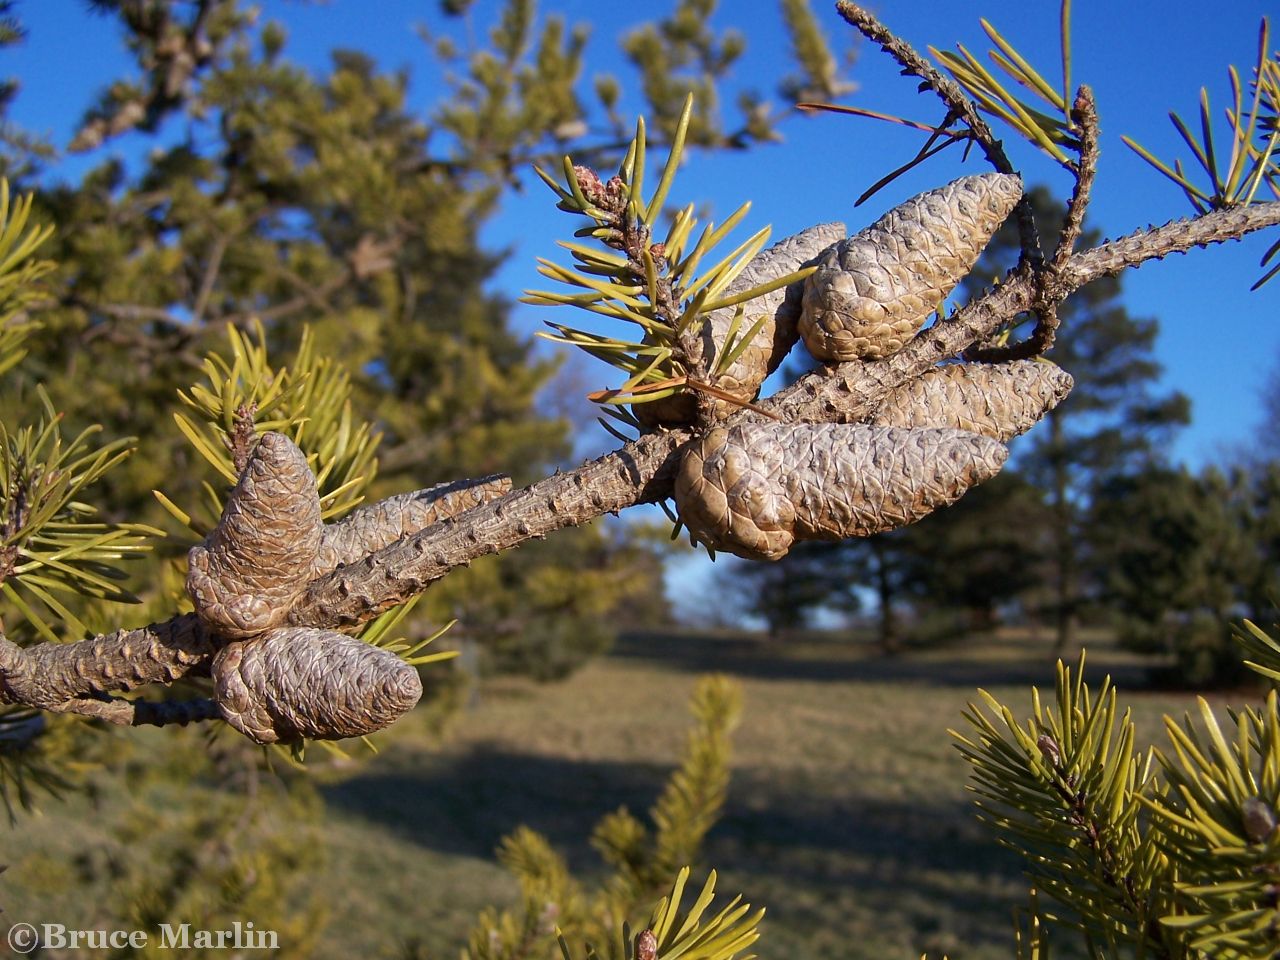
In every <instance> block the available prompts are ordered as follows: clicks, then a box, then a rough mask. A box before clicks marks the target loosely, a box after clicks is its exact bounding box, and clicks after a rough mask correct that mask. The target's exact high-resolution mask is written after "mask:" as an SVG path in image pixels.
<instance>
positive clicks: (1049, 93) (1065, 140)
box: [929, 0, 1081, 169]
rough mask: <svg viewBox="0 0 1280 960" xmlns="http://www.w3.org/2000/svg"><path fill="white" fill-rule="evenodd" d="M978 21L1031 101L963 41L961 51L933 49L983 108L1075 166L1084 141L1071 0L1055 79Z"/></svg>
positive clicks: (1062, 21)
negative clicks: (1074, 75) (1075, 85)
mask: <svg viewBox="0 0 1280 960" xmlns="http://www.w3.org/2000/svg"><path fill="white" fill-rule="evenodd" d="M979 22H980V23H981V24H982V29H983V31H984V32H985V33H986V34H987V36H988V37H989V38H990V39H991V42H992V43H994V44H995V46H996V49H994V50H990V51H988V53H987V56H988V57H989V58H990V59H991V61H992V62H993V63H994V64H995V65H996V67H997V68H998V69H999V71H1000V72H1002V73H1004V74H1005V75H1006V76H1007V77H1008V78H1009V79H1011V80H1013V81H1014V83H1016V84H1017V85H1018V86H1019V87H1021V88H1022V89H1023V90H1025V91H1027V92H1029V93H1030V94H1031V95H1032V99H1031V100H1027V99H1025V98H1024V97H1022V96H1019V95H1017V94H1015V93H1013V92H1011V91H1010V90H1009V89H1008V88H1007V87H1006V86H1005V85H1004V84H1003V83H1001V81H1000V79H999V78H998V76H997V75H996V73H994V72H993V71H992V70H991V69H990V68H988V67H987V66H986V65H985V64H984V63H983V62H982V61H981V60H980V59H979V58H978V57H976V56H974V55H973V54H972V53H970V52H969V51H968V50H966V49H965V47H964V46H963V45H962V44H957V49H958V51H959V52H958V53H951V52H950V51H944V50H938V49H937V48H936V47H930V48H929V52H930V53H931V54H932V55H933V56H934V58H935V59H936V60H937V61H938V62H939V63H941V64H942V65H943V66H944V67H945V68H946V69H947V71H948V72H949V73H950V74H951V76H952V77H953V78H954V79H955V81H956V83H958V84H960V86H961V87H962V88H963V89H964V91H965V92H966V93H967V94H968V95H969V96H971V97H972V98H973V99H974V101H975V102H976V103H977V104H978V106H979V108H980V109H981V110H982V111H983V112H984V113H987V114H989V115H990V116H992V117H995V118H996V119H998V120H1001V121H1003V122H1004V123H1006V124H1008V125H1009V126H1010V127H1012V128H1013V129H1014V131H1016V132H1017V133H1018V135H1019V136H1021V137H1022V138H1023V139H1024V140H1026V141H1028V142H1029V143H1030V144H1032V146H1035V147H1037V148H1039V149H1040V150H1042V151H1043V152H1044V153H1046V154H1048V155H1049V156H1050V157H1052V158H1053V159H1054V160H1056V161H1057V162H1058V163H1060V164H1062V165H1063V166H1064V167H1067V168H1068V169H1074V163H1075V161H1074V160H1073V158H1072V156H1071V154H1075V155H1076V156H1077V157H1078V155H1079V152H1080V146H1081V143H1080V139H1079V137H1078V136H1077V127H1076V123H1075V121H1074V119H1073V118H1072V115H1071V108H1072V104H1073V102H1074V100H1075V91H1074V90H1072V89H1071V2H1070V0H1063V2H1062V5H1061V7H1060V14H1059V26H1060V33H1059V37H1060V45H1061V51H1062V57H1061V60H1062V62H1061V64H1060V66H1059V69H1058V70H1057V71H1055V72H1056V74H1057V75H1056V77H1055V78H1054V81H1052V82H1051V81H1050V80H1047V79H1046V78H1045V77H1044V76H1043V75H1042V74H1041V73H1040V71H1038V70H1036V68H1035V67H1034V66H1032V64H1031V62H1030V61H1029V60H1028V59H1027V58H1026V57H1024V56H1023V55H1022V54H1021V53H1019V52H1018V50H1017V48H1016V47H1014V45H1013V44H1012V43H1010V42H1009V41H1008V40H1006V39H1005V38H1004V37H1003V36H1002V35H1001V34H1000V32H999V31H998V30H996V28H995V27H994V26H992V25H991V23H989V22H988V21H987V20H985V19H984V20H980V21H979ZM1037 102H1038V104H1039V105H1037ZM1046 107H1047V108H1048V112H1046V110H1045V108H1046Z"/></svg>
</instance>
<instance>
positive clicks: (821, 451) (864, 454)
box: [675, 423, 1008, 560]
mask: <svg viewBox="0 0 1280 960" xmlns="http://www.w3.org/2000/svg"><path fill="white" fill-rule="evenodd" d="M1007 456H1008V451H1007V450H1006V449H1005V448H1004V446H1003V445H1001V444H1000V443H998V442H996V441H994V440H991V439H988V438H987V437H980V436H977V435H976V434H972V433H965V432H963V431H960V430H902V429H896V428H892V427H872V426H866V425H862V424H838V423H820V424H810V423H787V424H760V423H746V424H739V425H737V426H734V427H727V428H726V427H717V428H716V429H714V430H712V431H711V432H710V433H708V434H707V435H706V436H705V437H703V438H702V439H701V440H698V441H695V442H694V443H692V444H691V445H690V446H689V447H688V449H687V450H686V452H685V454H684V459H683V460H682V461H681V464H680V472H679V473H678V474H677V476H676V485H675V499H676V506H677V507H678V508H679V511H680V518H681V519H682V520H683V521H684V523H685V524H686V526H688V528H689V530H690V531H691V532H692V533H693V534H694V535H695V536H696V537H697V538H698V539H699V540H701V541H702V542H703V543H706V544H708V545H709V546H711V547H714V548H715V549H717V550H724V551H726V552H728V553H732V554H735V555H737V556H739V557H745V558H747V559H750V560H777V559H779V558H780V557H783V556H785V555H786V553H787V551H788V550H790V549H791V545H792V543H794V542H795V541H796V540H842V539H845V538H847V537H865V536H869V535H870V534H873V533H880V532H883V531H885V530H893V529H896V528H897V527H902V526H906V525H907V524H909V523H913V522H915V521H916V520H919V519H920V518H921V517H924V516H926V515H927V514H929V513H932V512H933V511H934V510H936V509H937V508H938V507H943V506H946V505H948V504H950V503H952V502H954V501H955V500H957V499H958V498H959V497H960V496H961V495H962V494H963V493H964V492H965V491H966V490H967V489H968V488H969V487H971V486H973V485H974V484H976V483H981V482H982V481H983V480H986V479H988V478H989V477H992V476H995V474H996V473H998V472H999V470H1000V467H1001V466H1002V465H1003V464H1004V461H1005V458H1006V457H1007Z"/></svg>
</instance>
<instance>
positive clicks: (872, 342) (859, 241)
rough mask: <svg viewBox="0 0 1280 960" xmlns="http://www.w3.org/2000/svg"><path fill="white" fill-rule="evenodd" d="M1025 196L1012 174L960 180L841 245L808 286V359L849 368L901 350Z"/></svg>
mask: <svg viewBox="0 0 1280 960" xmlns="http://www.w3.org/2000/svg"><path fill="white" fill-rule="evenodd" d="M1021 196H1022V181H1021V180H1020V179H1019V178H1018V177H1017V176H1015V175H1013V174H1003V173H986V174H981V175H978V176H972V177H962V178H961V179H959V180H956V181H955V182H953V183H950V184H948V185H947V186H945V187H942V188H941V189H939V190H932V191H930V192H928V193H922V194H920V195H919V196H917V197H913V198H912V199H910V200H908V201H907V202H906V203H904V204H902V205H901V206H898V207H895V208H894V209H892V210H890V211H889V212H888V213H887V214H885V215H884V216H883V217H881V218H880V219H879V220H878V221H876V222H875V223H874V224H872V225H871V226H870V227H868V228H867V229H865V230H863V231H862V232H861V233H857V234H854V235H853V236H852V237H850V238H849V239H848V240H845V241H843V242H841V243H839V244H837V245H836V246H835V247H834V248H833V249H832V250H830V251H828V252H827V253H826V254H824V255H823V257H822V260H821V266H820V267H819V269H818V271H817V272H816V273H814V274H813V275H811V276H810V277H809V279H808V280H806V281H805V287H804V302H803V311H802V312H801V315H800V335H801V336H802V337H803V338H804V342H805V346H807V347H808V348H809V352H810V353H812V354H813V355H814V356H815V357H817V358H818V359H819V360H835V361H840V362H844V361H848V360H856V359H859V358H863V357H865V358H868V359H878V358H880V357H887V356H889V355H891V354H893V353H896V352H897V351H899V350H901V349H902V347H903V345H904V344H905V343H906V342H907V341H908V340H910V339H911V338H912V337H913V336H914V335H915V333H916V331H917V330H919V329H920V327H921V325H922V324H923V323H924V321H925V320H926V319H927V318H928V317H929V315H930V314H931V313H932V312H933V311H934V310H935V309H937V307H938V305H939V304H940V303H942V301H943V300H944V299H945V298H946V296H947V294H949V293H950V292H951V290H952V288H953V287H954V286H955V285H956V284H957V283H959V282H960V280H961V278H963V277H964V276H965V274H967V273H968V272H969V270H970V269H971V268H972V267H973V264H974V262H975V261H976V260H977V259H978V254H979V253H981V252H982V248H983V247H985V246H986V245H987V241H988V240H990V239H991V235H992V234H993V233H995V231H996V228H997V227H999V226H1000V224H1001V223H1003V222H1004V220H1005V218H1006V217H1008V216H1009V213H1010V212H1011V211H1012V210H1013V208H1014V206H1015V205H1016V204H1017V202H1018V200H1019V198H1020V197H1021Z"/></svg>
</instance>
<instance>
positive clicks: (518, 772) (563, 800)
mask: <svg viewBox="0 0 1280 960" xmlns="http://www.w3.org/2000/svg"><path fill="white" fill-rule="evenodd" d="M406 760H407V762H406V764H405V769H404V770H403V771H396V772H381V773H379V772H374V771H369V772H367V773H364V774H361V775H358V776H356V777H353V778H352V779H350V780H347V781H345V782H343V783H340V784H335V785H331V786H329V787H327V788H326V789H325V790H324V796H325V801H326V803H327V804H328V805H329V807H330V810H331V812H334V813H336V812H339V811H341V813H342V815H345V816H347V817H350V818H355V819H363V820H366V821H369V822H372V823H374V824H376V825H377V826H379V827H381V828H382V829H385V830H387V831H388V832H390V833H392V834H393V835H396V836H398V837H401V838H403V839H404V840H406V841H409V842H412V843H415V844H418V845H420V846H422V847H424V848H427V849H431V850H434V851H437V852H441V853H447V854H453V855H462V856H472V857H478V858H481V859H486V860H487V859H491V858H492V857H493V853H494V849H495V848H496V846H497V845H498V843H499V841H500V840H501V838H502V837H503V836H504V835H506V834H507V833H510V832H511V831H512V830H514V829H515V828H516V827H517V826H520V825H525V826H528V827H530V828H532V829H534V830H537V831H539V832H540V833H542V834H544V835H545V836H546V837H547V838H548V839H549V840H550V841H551V843H552V845H553V846H554V847H555V849H557V850H558V851H560V853H561V854H562V855H564V856H565V857H566V859H567V860H568V862H569V864H570V866H571V868H572V869H573V870H574V871H575V873H577V874H578V875H579V876H590V875H592V874H598V872H599V871H600V870H601V869H603V864H602V863H601V861H600V859H599V857H598V856H597V855H596V853H595V852H594V851H593V850H592V849H591V846H590V843H589V839H590V833H591V830H592V829H593V828H594V826H595V824H596V822H597V821H598V820H599V819H600V817H602V816H603V815H604V814H606V813H608V812H610V811H612V810H615V809H617V808H618V807H619V806H622V805H624V804H625V805H627V806H628V807H630V809H631V810H632V811H633V812H634V813H636V814H637V815H639V816H641V817H642V818H643V817H644V812H645V811H646V810H647V809H648V807H649V806H650V805H651V804H652V803H653V801H654V800H655V799H656V796H657V793H658V791H659V790H660V789H661V786H662V783H663V781H664V779H665V778H666V776H667V775H668V773H669V769H667V768H659V767H656V766H653V765H636V764H622V763H613V762H602V761H574V760H570V759H565V758H558V757H547V756H539V755H525V754H519V753H512V752H510V751H506V750H502V749H498V748H495V747H484V746H481V747H479V748H477V749H473V750H470V751H469V752H468V753H467V754H466V755H460V756H440V755H436V756H414V757H412V758H406ZM705 860H706V864H705V865H708V866H714V867H716V869H717V870H719V871H721V872H722V873H724V874H725V875H726V878H727V879H726V882H732V883H734V884H738V885H740V886H741V887H742V889H743V892H744V893H746V894H747V895H748V898H751V897H755V898H757V899H758V900H759V901H760V902H764V903H767V904H769V905H770V907H771V908H772V909H773V910H776V911H777V912H778V915H780V916H786V915H787V914H788V912H794V911H789V910H788V901H795V902H800V901H803V900H804V899H805V898H810V899H813V898H822V897H827V896H830V895H831V893H832V891H839V895H840V896H843V897H853V898H855V899H856V901H857V902H858V904H859V907H858V909H859V911H860V912H863V913H866V914H875V913H880V912H883V913H885V914H886V915H892V916H893V917H895V918H896V920H895V922H896V923H897V924H898V925H900V926H902V927H903V928H904V929H910V928H916V929H920V928H923V927H927V926H928V925H929V923H930V922H936V912H937V905H938V904H946V905H947V907H948V909H949V910H950V911H953V915H956V916H961V917H963V918H965V919H964V921H963V924H964V926H965V928H966V930H965V933H966V939H967V940H968V941H969V942H970V943H973V942H975V940H977V939H982V938H984V937H990V938H992V939H995V938H1004V937H1005V936H1006V933H1005V931H1006V927H1007V919H1006V918H1007V917H1008V910H1009V907H1010V898H1009V897H1010V888H1011V884H1012V883H1014V882H1015V881H1016V878H1017V876H1018V864H1017V861H1016V859H1015V858H1014V857H1013V856H1012V855H1010V854H1008V853H1006V852H1004V851H1002V850H1000V849H999V848H997V847H996V846H995V845H994V844H993V843H992V842H991V840H990V838H989V837H987V836H986V835H985V834H983V833H982V832H981V830H980V829H979V827H978V826H977V825H976V824H975V823H974V820H973V816H972V807H971V806H970V805H969V804H968V803H967V802H951V801H948V802H943V803H939V804H936V805H934V804H926V803H919V802H914V801H911V800H902V801H889V800H885V799H883V798H871V797H867V796H861V795H858V794H853V795H848V794H845V795H843V796H841V797H838V798H837V797H824V796H813V797H810V796H804V795H801V793H800V791H798V790H797V789H796V788H794V787H793V786H790V785H788V784H786V783H781V782H779V781H778V780H777V778H776V777H773V776H770V775H768V774H767V773H765V772H763V771H757V772H753V771H750V770H747V771H738V772H735V775H734V779H733V783H732V785H731V787H730V791H729V801H728V803H727V805H726V809H725V812H724V817H723V819H722V820H721V822H720V823H719V824H718V825H717V827H716V828H715V830H714V831H713V832H712V834H711V836H710V837H709V838H708V843H707V847H706V852H705ZM729 878H731V880H730V879H729ZM904 890H907V891H910V897H908V898H904V897H903V896H902V894H903V891H904ZM931 917H932V918H933V920H932V921H931V919H930V918H931ZM1001 942H1003V941H1001Z"/></svg>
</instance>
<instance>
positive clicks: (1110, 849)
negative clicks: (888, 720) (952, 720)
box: [952, 657, 1170, 955]
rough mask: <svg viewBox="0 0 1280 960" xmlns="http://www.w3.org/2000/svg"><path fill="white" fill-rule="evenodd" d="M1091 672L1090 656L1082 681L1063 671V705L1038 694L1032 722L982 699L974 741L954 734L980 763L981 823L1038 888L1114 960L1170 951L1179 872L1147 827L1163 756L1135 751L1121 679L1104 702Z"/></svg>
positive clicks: (971, 711)
mask: <svg viewBox="0 0 1280 960" xmlns="http://www.w3.org/2000/svg"><path fill="white" fill-rule="evenodd" d="M1083 667H1084V659H1083V657H1081V662H1080V664H1079V666H1078V667H1077V668H1076V670H1075V671H1074V672H1073V671H1072V670H1071V669H1070V668H1068V667H1066V666H1065V665H1063V664H1062V663H1061V662H1059V664H1058V674H1057V683H1056V696H1055V699H1054V701H1053V702H1052V703H1048V704H1046V703H1042V702H1041V699H1040V693H1039V691H1038V690H1035V689H1034V688H1033V691H1032V715H1031V717H1030V718H1029V719H1028V720H1027V721H1026V722H1025V723H1019V721H1018V720H1017V719H1016V718H1015V716H1014V714H1013V712H1012V711H1011V710H1010V709H1009V708H1008V707H1006V706H1004V705H1003V704H1001V703H1000V702H999V701H997V700H996V699H995V698H994V697H992V696H991V695H990V694H988V693H986V692H985V691H980V695H981V697H982V700H983V703H984V705H985V707H986V709H985V710H984V709H983V708H982V707H979V706H977V705H974V704H970V705H969V707H968V709H967V710H966V711H965V718H966V719H967V720H968V721H969V723H970V725H971V727H972V728H973V732H972V733H971V734H970V735H964V734H960V733H957V732H955V731H952V736H954V737H955V738H956V741H957V745H958V746H959V748H960V752H961V754H962V755H963V756H964V757H965V759H966V760H968V761H969V763H970V765H971V766H972V783H971V786H970V789H972V790H973V791H974V792H975V793H976V794H977V795H978V801H977V804H978V808H979V810H980V819H982V820H984V821H985V822H986V823H988V824H989V825H990V826H991V827H992V829H993V830H994V831H995V833H996V837H997V840H998V841H999V842H1000V843H1001V844H1002V845H1004V846H1007V847H1009V848H1011V849H1013V850H1015V851H1017V852H1018V853H1020V854H1021V855H1022V856H1023V857H1024V858H1025V860H1026V862H1027V865H1028V874H1029V876H1030V877H1031V879H1032V881H1033V883H1034V884H1035V886H1036V888H1037V889H1038V890H1039V891H1041V892H1042V893H1043V894H1044V895H1046V896H1047V897H1049V898H1050V899H1053V900H1055V901H1057V902H1058V903H1059V904H1062V905H1063V906H1065V907H1066V908H1067V910H1068V913H1067V915H1066V916H1065V917H1064V918H1063V919H1065V921H1066V922H1068V923H1070V924H1072V925H1074V926H1077V927H1078V928H1079V929H1081V930H1082V931H1083V932H1084V934H1085V936H1086V938H1087V939H1088V940H1089V942H1091V943H1094V944H1097V945H1100V946H1105V947H1106V949H1107V950H1109V951H1111V954H1112V955H1114V954H1115V953H1116V952H1117V951H1118V950H1119V949H1120V946H1121V945H1122V944H1124V945H1127V946H1128V947H1129V948H1130V949H1136V950H1137V951H1138V952H1139V953H1141V952H1142V951H1144V950H1148V949H1159V947H1160V946H1161V944H1160V942H1159V934H1158V929H1159V928H1158V927H1157V926H1156V922H1155V921H1156V920H1157V919H1158V918H1159V917H1161V916H1164V915H1165V914H1166V913H1168V912H1170V910H1169V909H1168V897H1169V890H1168V887H1167V877H1168V870H1167V864H1166V862H1165V857H1164V855H1163V854H1162V853H1161V851H1160V849H1159V848H1158V847H1157V845H1156V844H1155V843H1154V841H1153V840H1152V838H1151V836H1150V834H1149V833H1148V832H1147V831H1145V830H1144V829H1143V825H1142V823H1141V814H1142V811H1143V805H1142V799H1141V798H1142V796H1143V794H1144V793H1148V792H1150V791H1152V789H1153V787H1154V784H1153V782H1152V775H1151V768H1152V755H1151V753H1150V752H1146V753H1143V752H1140V751H1139V750H1137V748H1136V747H1135V744H1134V725H1133V722H1132V721H1131V719H1130V716H1129V712H1128V711H1127V710H1126V711H1124V712H1123V713H1121V712H1120V711H1119V708H1118V705H1117V700H1116V691H1115V689H1114V688H1113V687H1112V685H1111V682H1110V678H1107V679H1104V681H1103V683H1102V686H1101V688H1100V689H1099V690H1098V691H1097V692H1096V693H1094V692H1093V691H1091V690H1090V689H1089V687H1088V685H1087V684H1085V683H1084V680H1083Z"/></svg>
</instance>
